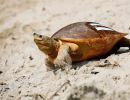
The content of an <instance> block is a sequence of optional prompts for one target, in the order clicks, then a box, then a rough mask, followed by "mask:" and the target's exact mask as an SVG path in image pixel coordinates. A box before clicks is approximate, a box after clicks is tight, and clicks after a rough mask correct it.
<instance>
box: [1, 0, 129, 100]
mask: <svg viewBox="0 0 130 100" xmlns="http://www.w3.org/2000/svg"><path fill="white" fill-rule="evenodd" d="M0 5H1V6H0V100H129V98H130V51H129V50H127V49H128V48H122V50H123V52H118V53H117V54H111V55H110V56H108V57H106V58H100V59H92V60H89V61H83V62H79V63H77V64H74V65H73V67H74V68H75V69H74V68H72V69H70V70H69V71H63V70H60V69H59V70H57V71H46V66H45V61H44V59H45V55H44V54H43V53H42V52H40V51H39V50H38V48H37V46H36V45H35V43H34V41H33V36H32V34H33V32H37V33H39V34H44V35H47V36H51V35H52V34H53V33H55V32H56V31H57V30H59V29H60V28H62V27H63V26H65V25H68V24H70V23H73V22H79V21H80V22H81V21H95V22H100V23H101V24H103V25H106V26H109V27H111V28H113V29H115V30H117V31H121V32H126V33H130V22H129V21H130V20H129V19H130V0H0ZM127 37H128V38H130V36H129V35H128V36H127Z"/></svg>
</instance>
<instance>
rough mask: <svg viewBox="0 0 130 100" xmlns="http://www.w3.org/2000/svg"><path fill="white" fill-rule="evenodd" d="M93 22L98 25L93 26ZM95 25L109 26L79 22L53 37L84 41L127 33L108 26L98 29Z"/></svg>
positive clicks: (64, 28)
mask: <svg viewBox="0 0 130 100" xmlns="http://www.w3.org/2000/svg"><path fill="white" fill-rule="evenodd" d="M91 24H97V25H95V26H93V25H91ZM95 27H104V28H108V27H106V26H102V25H100V24H99V23H95V22H77V23H73V24H70V25H68V26H65V27H63V28H62V29H60V30H59V31H57V32H56V33H55V34H53V36H52V37H51V38H55V39H60V40H64V41H70V42H82V41H83V42H84V40H86V39H87V40H88V39H95V38H104V37H108V36H115V35H119V36H121V37H123V36H125V35H126V34H125V33H120V32H117V31H115V30H113V29H110V28H108V29H109V30H97V29H96V28H95Z"/></svg>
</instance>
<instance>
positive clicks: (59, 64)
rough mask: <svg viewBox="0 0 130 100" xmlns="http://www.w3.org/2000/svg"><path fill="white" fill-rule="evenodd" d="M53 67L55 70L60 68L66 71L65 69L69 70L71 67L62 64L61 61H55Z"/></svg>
mask: <svg viewBox="0 0 130 100" xmlns="http://www.w3.org/2000/svg"><path fill="white" fill-rule="evenodd" d="M54 66H55V68H61V69H63V70H66V69H69V68H70V66H71V65H70V64H68V63H66V62H64V61H63V60H60V59H56V60H55V62H54Z"/></svg>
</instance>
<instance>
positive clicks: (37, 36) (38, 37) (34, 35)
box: [33, 33, 42, 40]
mask: <svg viewBox="0 0 130 100" xmlns="http://www.w3.org/2000/svg"><path fill="white" fill-rule="evenodd" d="M33 37H34V40H42V35H40V34H37V33H33Z"/></svg>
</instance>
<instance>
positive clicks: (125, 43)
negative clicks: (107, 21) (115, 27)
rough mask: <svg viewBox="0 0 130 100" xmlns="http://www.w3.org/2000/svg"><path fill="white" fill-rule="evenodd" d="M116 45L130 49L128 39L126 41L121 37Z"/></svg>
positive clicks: (129, 40)
mask: <svg viewBox="0 0 130 100" xmlns="http://www.w3.org/2000/svg"><path fill="white" fill-rule="evenodd" d="M117 45H118V46H119V47H129V49H130V39H127V38H125V37H123V38H122V39H121V40H120V41H119V42H118V43H117Z"/></svg>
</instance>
